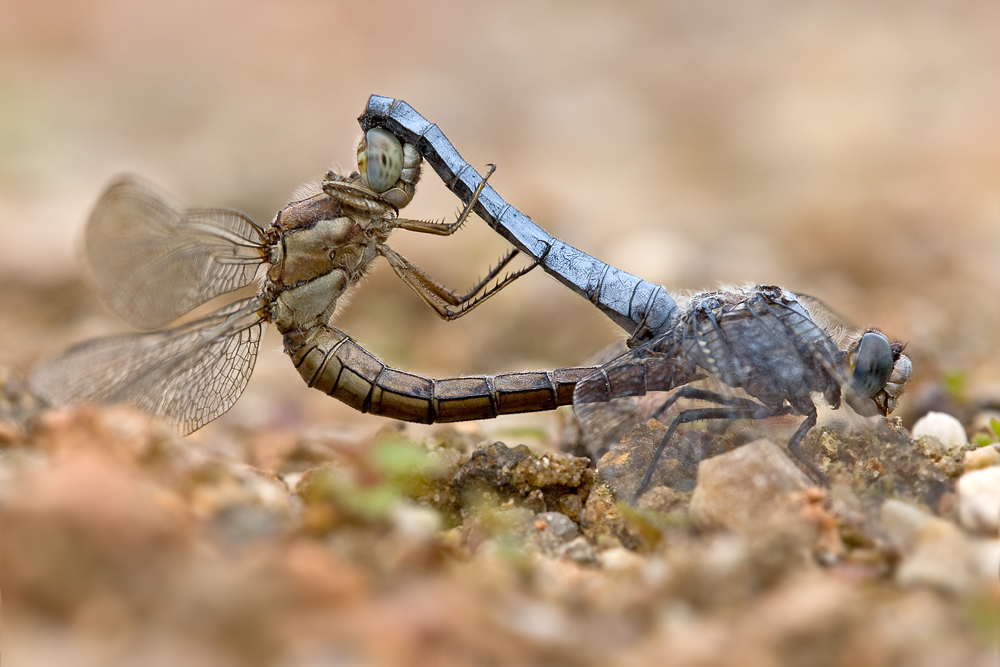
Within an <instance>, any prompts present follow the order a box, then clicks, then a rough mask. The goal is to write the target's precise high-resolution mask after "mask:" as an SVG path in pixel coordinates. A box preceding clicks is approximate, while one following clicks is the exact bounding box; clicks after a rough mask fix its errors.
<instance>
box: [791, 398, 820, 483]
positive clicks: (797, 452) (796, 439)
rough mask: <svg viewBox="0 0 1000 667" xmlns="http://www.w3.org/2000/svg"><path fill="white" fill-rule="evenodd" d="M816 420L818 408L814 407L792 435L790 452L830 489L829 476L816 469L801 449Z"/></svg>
mask: <svg viewBox="0 0 1000 667" xmlns="http://www.w3.org/2000/svg"><path fill="white" fill-rule="evenodd" d="M816 419H817V416H816V408H815V407H813V409H812V410H811V411H810V412H809V414H807V415H806V418H805V419H804V420H803V421H802V423H801V424H799V427H798V428H797V429H795V433H793V434H792V437H791V438H789V439H788V451H790V452H791V453H792V455H793V456H795V458H797V459H798V460H799V461H801V462H802V463H803V464H804V465H805V467H807V468H809V471H810V472H812V474H813V475H815V476H816V477H817V479H819V481H820V483H821V484H822V485H823V486H825V487H827V488H829V487H830V480H829V479H828V478H827V476H826V475H825V474H824V473H823V471H822V470H820V469H819V468H818V467H816V464H815V463H813V462H812V461H810V460H809V457H808V456H806V455H805V454H804V453H803V452H802V450H801V449H799V445H800V444H802V440H803V438H805V437H806V433H808V432H809V431H810V430H811V429H812V427H813V426H815V425H816Z"/></svg>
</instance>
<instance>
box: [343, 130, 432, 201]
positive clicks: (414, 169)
mask: <svg viewBox="0 0 1000 667" xmlns="http://www.w3.org/2000/svg"><path fill="white" fill-rule="evenodd" d="M422 159H423V157H422V156H421V155H420V152H419V151H417V149H416V148H415V147H414V146H413V145H412V144H401V143H400V141H399V139H398V138H397V137H396V135H394V134H393V133H392V132H389V131H388V130H384V129H382V128H381V127H373V128H372V129H370V130H368V131H367V132H365V135H364V136H363V137H361V142H360V143H359V144H358V172H359V173H360V174H361V182H362V183H364V184H365V187H367V188H369V189H370V190H371V191H372V192H375V193H377V194H379V195H381V196H382V198H383V199H385V200H386V201H387V202H389V203H390V204H392V205H393V206H395V207H396V208H397V209H400V208H403V207H404V206H406V205H407V204H409V203H410V200H411V199H413V194H414V192H416V189H417V181H419V180H420V162H421V160H422Z"/></svg>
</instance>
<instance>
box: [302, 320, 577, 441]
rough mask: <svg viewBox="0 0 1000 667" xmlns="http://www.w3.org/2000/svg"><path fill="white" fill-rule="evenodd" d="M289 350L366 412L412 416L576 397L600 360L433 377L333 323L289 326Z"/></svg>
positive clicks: (453, 417)
mask: <svg viewBox="0 0 1000 667" xmlns="http://www.w3.org/2000/svg"><path fill="white" fill-rule="evenodd" d="M285 352H287V353H288V355H289V356H290V357H291V358H292V362H293V363H294V364H295V367H296V368H297V369H298V371H299V375H301V376H302V379H303V380H305V382H306V384H308V385H309V386H310V387H313V388H315V389H318V390H320V391H322V392H323V393H325V394H329V395H330V396H333V397H334V398H336V399H337V400H339V401H342V402H343V403H346V404H347V405H349V406H351V407H352V408H354V409H356V410H360V411H361V412H370V413H372V414H376V415H381V416H383V417H391V418H394V419H401V420H403V421H409V422H419V423H423V424H432V423H439V422H457V421H468V420H472V419H492V418H493V417H497V416H498V415H508V414H516V413H521V412H537V411H540V410H554V409H555V408H557V407H558V406H560V405H571V404H572V403H573V390H574V389H575V387H576V383H577V382H579V381H580V380H582V379H583V378H585V377H587V376H588V375H590V374H591V373H593V372H594V371H595V370H596V368H595V367H581V368H560V369H557V370H551V371H526V372H520V373H501V374H498V375H481V376H474V377H461V378H448V379H444V380H434V379H432V378H428V377H424V376H422V375H416V374H413V373H405V372H403V371H398V370H396V369H394V368H390V367H388V366H386V365H385V364H384V363H382V362H381V361H379V359H378V358H376V357H375V356H374V355H372V354H371V353H370V352H368V351H367V350H365V349H364V348H362V347H361V346H360V345H358V344H357V343H355V342H354V341H353V340H352V339H351V338H350V337H349V336H348V335H347V334H345V333H343V332H342V331H339V330H338V329H335V328H333V327H328V326H322V327H317V328H315V329H313V330H311V331H308V332H288V333H286V334H285Z"/></svg>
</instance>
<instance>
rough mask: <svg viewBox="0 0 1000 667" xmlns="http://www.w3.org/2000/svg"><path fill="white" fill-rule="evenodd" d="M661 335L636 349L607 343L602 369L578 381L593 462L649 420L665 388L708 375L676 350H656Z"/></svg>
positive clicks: (577, 402) (580, 416)
mask: <svg viewBox="0 0 1000 667" xmlns="http://www.w3.org/2000/svg"><path fill="white" fill-rule="evenodd" d="M662 345H663V343H662V341H661V340H659V339H654V340H652V341H650V342H649V343H647V344H645V345H642V346H640V347H637V348H635V349H632V350H626V349H625V344H624V343H617V344H615V345H613V346H611V347H609V348H607V349H606V350H605V351H604V352H603V353H602V354H601V357H600V358H599V359H598V360H597V363H601V364H602V366H601V368H600V369H599V370H598V371H597V372H595V373H594V374H593V375H591V376H589V377H587V378H586V379H584V380H582V381H581V382H579V383H577V385H576V389H575V391H574V392H573V408H574V410H575V412H576V417H577V420H578V421H579V424H580V429H581V431H582V434H583V437H584V441H585V444H586V448H587V451H588V452H589V453H590V456H591V458H592V459H593V460H594V461H597V460H598V459H600V457H601V456H603V455H604V454H605V453H606V452H608V451H609V450H611V449H614V447H615V445H617V443H618V442H619V441H620V440H621V438H622V437H623V436H624V435H625V434H626V433H628V432H629V431H630V430H632V428H634V427H635V426H636V425H638V424H642V423H644V422H645V421H646V420H648V419H650V418H651V417H652V416H653V414H654V413H655V412H656V410H657V409H658V408H659V406H660V405H661V404H662V403H663V400H664V396H663V394H662V393H660V392H665V391H670V390H672V389H675V388H677V387H679V386H681V385H684V384H688V383H689V382H693V381H696V380H699V379H701V378H703V377H704V374H703V373H699V372H697V370H696V369H694V368H693V367H692V366H691V365H690V364H685V363H683V362H682V360H680V359H678V358H677V357H676V355H672V354H670V353H669V351H668V352H667V353H663V352H654V351H653V350H652V349H651V348H653V347H654V346H661V347H662Z"/></svg>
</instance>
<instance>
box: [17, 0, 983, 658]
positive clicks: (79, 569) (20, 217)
mask: <svg viewBox="0 0 1000 667" xmlns="http://www.w3.org/2000/svg"><path fill="white" fill-rule="evenodd" d="M0 14H2V16H3V20H2V21H0V231H2V233H3V235H4V239H5V247H6V248H7V249H8V251H7V252H5V253H2V255H0V279H2V281H3V285H4V289H3V290H2V291H0V367H2V373H0V521H2V526H3V533H2V536H3V537H2V540H0V591H2V596H3V603H4V604H3V611H4V614H3V646H2V652H3V654H5V655H4V657H6V658H7V661H8V662H10V663H11V664H30V665H50V664H51V665H63V664H74V665H102V666H104V665H119V664H120V665H161V664H162V665H168V664H169V665H173V664H181V663H184V664H191V665H201V664H204V665H213V666H215V665H295V666H299V665H302V666H312V665H368V664H387V665H388V664H401V665H402V664H405V665H414V664H416V665H420V664H427V665H450V664H454V665H466V664H491V665H506V664H511V665H526V664H546V665H550V664H557V665H558V664H594V665H597V664H622V665H633V664H634V665H640V664H641V665H647V664H660V663H667V662H669V663H670V664H679V665H716V664H741V665H773V664H789V665H799V664H808V665H816V664H820V665H822V664H829V665H839V664H851V665H852V666H853V667H858V666H860V665H882V664H896V665H904V664H905V665H911V664H912V665H923V664H926V665H951V664H954V665H993V664H996V663H997V660H998V659H1000V658H998V648H997V646H998V641H1000V630H998V628H1000V611H998V610H1000V579H998V573H1000V537H998V527H997V523H998V516H1000V509H998V508H1000V498H998V492H997V489H1000V451H998V450H997V447H996V445H995V442H996V441H997V439H998V437H997V435H996V433H995V432H994V430H993V429H992V427H991V419H994V418H997V417H998V416H1000V363H998V360H1000V338H998V337H997V336H996V335H995V332H996V331H997V327H998V326H1000V309H997V308H996V307H994V304H996V303H997V302H998V298H997V296H998V293H1000V273H998V272H997V271H996V259H995V258H996V257H997V251H998V250H1000V186H998V183H1000V117H998V116H997V114H996V109H997V108H998V107H1000V35H998V34H996V33H997V31H998V28H997V26H1000V6H997V5H996V3H991V2H987V1H985V0H968V1H960V2H957V3H949V4H948V5H939V4H937V3H916V4H913V3H911V4H908V5H907V6H906V7H905V8H903V7H901V6H899V5H898V3H894V2H890V1H889V0H882V1H878V2H860V1H859V2H846V3H838V4H819V3H808V4H802V3H795V2H791V1H790V0H768V1H766V2H760V3H753V4H752V5H746V4H745V3H736V2H732V3H722V4H715V5H712V6H711V7H708V6H704V7H703V6H701V5H698V4H691V3H675V2H667V3H663V2H648V3H644V2H627V3H617V4H608V5H606V6H605V5H601V4H595V3H584V4H579V3H566V2H549V3H527V2H513V3H504V4H502V5H496V4H494V5H489V4H477V3H457V2H448V1H445V0H437V1H435V2H430V3H420V5H419V6H417V5H412V6H411V4H410V3H402V2H375V3H359V4H352V5H346V4H340V3H319V2H311V1H308V0H293V1H292V2H281V3H277V2H260V3H253V4H252V5H245V4H243V3H240V4H237V3H235V2H227V1H223V0H218V1H214V2H209V3H203V2H193V1H190V0H182V1H181V2H175V3H171V4H170V6H169V7H164V6H161V3H152V2H125V1H124V0H95V1H93V2H88V3H76V2H70V1H68V0H62V1H56V2H48V3H36V2H27V1H23V2H22V1H19V0H7V1H6V2H4V3H3V4H2V5H0ZM371 93H378V94H383V95H391V96H394V97H399V98H402V99H406V100H407V101H408V102H410V103H411V104H413V105H414V106H415V108H416V109H417V110H418V111H420V112H421V113H422V114H424V115H425V116H426V117H428V118H430V119H432V120H433V121H435V122H437V123H438V124H439V125H440V127H441V128H442V129H443V130H444V131H445V133H446V134H448V136H449V138H450V139H451V140H452V141H453V142H454V143H455V144H456V146H458V147H459V149H460V150H462V152H463V154H464V155H465V157H466V158H467V159H468V160H469V161H470V162H471V163H473V164H474V165H485V164H486V163H488V162H495V163H497V164H498V165H499V169H498V171H497V172H496V174H494V176H493V177H492V178H491V183H492V184H493V185H494V186H495V187H497V189H498V190H499V191H500V192H501V193H503V195H504V196H505V197H506V198H507V199H508V200H509V201H511V202H513V203H515V204H516V205H517V206H518V207H519V208H521V210H523V211H525V212H526V213H528V214H529V215H531V217H532V218H533V219H535V220H536V221H537V222H539V223H540V224H541V225H542V226H544V227H545V228H546V229H548V230H549V231H551V232H552V233H553V234H555V235H556V236H558V237H560V238H563V239H564V240H566V241H567V242H569V243H571V244H573V245H575V246H577V247H579V248H581V249H584V250H586V251H588V252H591V253H592V254H594V255H596V256H598V257H600V258H601V259H604V260H606V261H609V262H611V263H613V264H615V265H617V266H620V267H622V268H624V269H626V270H629V271H631V272H633V273H636V274H638V275H641V276H643V277H644V278H647V279H648V280H652V281H656V282H659V283H662V284H664V285H667V286H668V287H671V288H674V287H676V288H685V289H688V288H705V287H711V286H713V285H716V284H719V283H727V282H729V283H732V282H735V283H744V282H748V281H750V282H756V283H762V284H780V285H783V286H786V287H789V288H791V289H794V290H796V291H803V292H807V293H810V294H814V295H816V296H818V297H820V298H822V299H824V300H825V301H827V302H828V303H830V304H831V305H832V306H833V307H834V308H836V309H837V310H838V311H840V312H843V313H845V314H847V315H848V316H849V317H850V318H852V319H854V320H855V321H856V322H858V323H859V324H862V325H868V324H878V325H879V326H880V327H881V328H883V329H884V330H885V331H886V332H887V333H888V334H890V335H891V336H892V337H894V338H898V339H901V340H904V341H907V343H908V346H907V349H906V352H907V354H908V355H910V357H911V358H912V360H913V364H914V376H913V380H912V381H911V384H910V385H909V387H908V393H907V394H906V395H905V396H904V397H903V399H902V401H901V406H900V410H899V418H898V419H895V420H890V421H887V422H882V423H881V424H879V425H877V426H875V427H874V428H873V429H868V430H862V431H857V432H854V431H845V430H844V429H841V428H839V427H838V426H837V425H836V424H831V425H829V426H827V427H825V428H822V429H817V430H816V431H815V432H814V433H813V434H812V435H811V436H810V437H809V438H808V439H807V441H806V442H805V443H804V449H805V451H806V452H807V453H808V454H809V455H810V456H811V457H812V458H813V460H815V461H817V462H818V464H819V465H821V467H823V469H824V470H825V471H826V473H827V474H828V476H829V477H830V478H831V480H832V481H833V484H832V486H831V487H830V488H828V489H819V488H816V487H814V486H812V485H811V484H810V483H809V479H808V477H805V476H804V475H803V473H802V471H800V470H799V469H798V468H797V467H796V466H795V465H794V464H793V463H792V462H791V461H790V460H789V459H788V458H787V456H786V455H785V453H784V451H783V448H782V447H780V446H779V445H780V444H781V442H782V440H781V438H771V439H772V440H774V442H769V441H767V440H761V441H756V442H752V443H749V444H747V445H744V446H743V447H739V448H737V449H735V450H733V451H731V452H728V453H725V454H721V455H720V456H717V457H715V458H713V459H710V460H709V461H708V462H706V463H705V464H703V465H702V466H701V467H700V469H699V470H698V471H697V473H696V475H695V476H694V477H692V478H691V479H693V486H692V485H689V486H684V487H683V488H681V489H680V490H678V489H677V488H670V487H666V486H660V487H656V488H654V489H652V490H651V491H649V492H648V493H647V494H646V495H645V496H644V497H643V499H642V501H641V502H640V503H639V505H638V507H630V506H628V505H623V504H621V503H619V502H617V499H616V498H615V496H614V494H613V492H612V488H611V487H609V485H608V480H606V479H605V478H603V477H601V476H600V475H596V474H595V471H594V468H593V467H592V466H590V465H589V462H588V461H587V460H586V459H581V458H577V457H574V456H571V455H570V454H565V453H561V452H560V450H564V451H567V450H568V451H579V450H578V449H572V445H573V444H574V442H573V436H572V429H571V428H566V427H567V426H568V425H571V422H572V419H571V415H570V414H569V413H568V412H559V413H554V414H539V415H530V416H515V417H506V418H503V419H500V420H496V421H495V422H484V423H481V424H473V425H468V424H461V425H457V426H455V427H409V426H408V427H403V426H401V425H398V424H393V423H390V422H387V421H384V420H379V419H377V418H373V417H370V416H366V415H359V414H356V413H354V412H352V411H351V410H350V409H349V408H347V407H346V406H343V405H340V404H338V403H336V402H335V401H333V400H332V399H330V398H328V397H326V396H323V395H321V394H319V393H318V392H314V391H311V390H309V389H307V388H306V387H305V386H304V385H303V383H302V382H301V380H300V378H299V377H298V375H297V374H296V373H295V371H294V369H293V368H292V365H291V364H290V363H289V361H288V360H287V359H286V358H285V357H284V355H283V354H281V352H280V339H279V338H278V337H277V336H275V335H274V334H273V332H270V333H269V334H267V335H265V338H264V340H263V344H262V346H261V354H260V358H259V360H258V364H257V368H256V370H255V373H254V376H253V378H252V380H251V382H250V384H249V386H248V389H247V392H246V394H245V395H244V396H243V398H241V400H240V401H239V402H238V403H237V405H236V406H235V407H234V408H233V410H231V411H230V412H229V413H228V414H226V415H224V416H223V417H222V418H220V419H219V420H217V421H216V422H214V423H212V424H210V425H209V426H207V427H206V428H204V429H202V430H200V431H198V432H197V433H195V434H194V435H192V436H190V437H188V438H184V439H178V438H176V437H175V436H174V435H172V434H171V433H170V432H169V431H167V430H165V429H164V428H163V427H162V426H161V425H158V424H156V423H153V422H151V421H150V420H149V419H148V418H146V417H145V416H143V415H141V414H137V413H134V412H131V411H129V410H127V409H124V408H118V407H105V408H97V407H86V406H85V407H81V408H79V409H75V410H70V411H46V410H43V409H42V408H41V406H39V405H38V404H37V403H36V402H35V401H34V400H33V399H32V398H31V396H30V395H28V394H27V393H26V392H25V391H24V389H23V385H22V384H21V381H20V378H23V376H24V374H25V373H26V372H27V370H28V369H29V368H30V366H31V364H32V363H34V361H36V360H37V359H39V358H40V357H41V356H43V355H45V354H47V353H50V352H53V351H55V350H58V349H60V348H61V347H63V346H65V345H67V344H70V343H72V342H76V341H78V340H82V339H84V338H87V337H91V336H95V335H101V334H106V333H111V332H115V331H121V330H123V327H122V325H121V324H120V323H117V322H115V321H114V320H113V319H112V318H111V317H110V316H109V315H108V314H107V310H106V309H105V308H104V307H103V306H102V305H101V303H100V300H99V298H98V297H97V296H96V295H94V294H93V293H92V292H91V290H90V287H89V284H88V281H87V277H86V274H85V270H84V268H83V263H82V262H81V261H80V257H79V254H80V253H79V250H78V248H79V245H80V244H79V239H80V236H81V232H82V229H83V225H84V222H85V220H86V216H87V214H88V213H89V210H90V208H91V207H92V205H93V203H94V201H96V198H97V196H98V194H99V193H100V192H101V190H102V188H103V187H104V186H105V184H106V183H107V182H108V181H110V180H111V178H112V177H113V176H114V175H115V174H117V173H119V172H122V171H134V172H138V173H140V174H142V175H143V176H145V177H147V178H149V179H151V180H153V181H154V182H156V183H158V184H160V185H161V186H162V187H164V188H165V189H166V190H167V191H169V192H171V193H172V194H174V195H175V196H176V197H178V198H179V199H181V200H182V201H185V202H189V203H191V204H207V205H217V206H229V207H234V208H239V209H241V210H244V211H246V212H247V213H248V214H249V215H251V216H252V217H253V218H254V219H255V220H257V221H258V222H260V223H262V224H266V223H267V222H268V221H269V220H270V218H271V216H273V214H274V212H275V211H276V210H278V209H279V208H280V207H281V206H283V205H284V204H285V203H286V202H287V201H288V198H289V196H290V195H291V193H292V192H293V191H294V190H295V188H296V187H297V186H298V185H299V184H300V183H302V182H305V181H308V180H317V179H319V178H320V177H321V176H322V175H323V174H324V173H325V171H326V170H327V169H328V168H329V167H330V165H331V164H333V163H337V162H339V163H340V164H343V165H347V166H349V165H351V164H352V161H353V157H354V147H355V145H356V141H357V138H358V136H359V134H360V133H359V130H358V127H357V124H356V122H355V119H356V117H357V116H358V115H359V114H360V112H361V111H362V108H363V107H364V104H365V102H366V100H367V97H368V95H369V94H371ZM455 208H456V202H455V201H454V199H453V198H452V197H451V196H450V195H449V193H448V192H447V191H446V189H445V188H444V187H443V186H442V185H441V184H440V183H435V182H434V178H433V175H431V174H427V175H425V179H424V181H422V184H421V188H420V190H419V191H418V195H417V197H416V199H415V201H414V203H413V204H412V206H411V208H408V209H407V213H408V215H412V216H413V217H419V218H429V219H440V218H442V217H444V216H449V215H451V213H452V211H453V210H454V209H455ZM416 236H419V235H405V234H403V233H398V234H397V236H396V237H393V239H392V246H393V247H394V248H395V249H397V250H399V251H400V252H402V253H404V254H405V255H406V256H407V257H408V258H409V259H410V260H412V261H413V262H414V263H415V264H417V265H418V266H421V267H425V268H427V269H429V270H430V272H431V273H432V274H433V275H434V277H436V278H438V279H439V280H441V281H443V282H445V283H446V284H448V285H453V286H455V287H464V286H466V285H469V284H473V283H474V279H475V277H476V275H478V274H479V273H482V272H483V271H484V270H485V269H486V267H487V266H488V265H490V264H491V263H492V262H493V260H495V258H496V257H498V256H500V255H501V254H502V253H503V251H504V250H505V246H504V244H503V242H502V241H501V240H500V239H498V238H495V236H494V235H492V233H491V232H490V231H489V230H488V229H487V228H486V227H485V225H479V224H469V225H467V226H466V228H465V229H463V231H462V233H460V234H458V235H456V236H455V237H454V238H449V239H440V238H415V237H416ZM397 237H398V238H397ZM337 325H338V326H339V327H341V328H343V329H344V330H345V331H347V332H349V333H350V334H351V335H352V336H353V337H355V338H356V339H357V340H358V341H359V342H360V343H361V344H363V345H364V346H365V347H366V348H368V349H370V350H372V351H373V352H374V353H376V354H377V355H379V356H380V357H382V358H383V359H385V360H387V361H388V362H389V363H391V364H392V365H394V366H396V367H399V368H403V369H405V370H413V371H418V372H423V373H426V374H429V375H432V376H435V377H446V376H450V375H458V374H474V373H484V372H500V371H509V370H518V369H526V368H542V367H556V366H562V365H574V364H579V363H581V362H585V361H586V360H588V359H590V358H592V357H593V356H594V355H595V354H596V353H597V352H598V351H599V350H600V349H602V347H603V346H604V345H606V344H608V343H610V342H612V341H614V340H615V339H616V338H618V337H619V332H616V331H614V329H613V328H612V327H611V326H610V325H609V323H607V322H606V321H605V320H604V319H603V318H602V316H601V315H600V314H599V313H597V312H596V310H595V309H593V307H592V306H590V304H588V303H586V302H585V301H584V300H582V299H580V298H578V297H576V296H574V295H572V294H570V293H569V292H568V291H566V290H565V289H564V288H562V287H561V286H560V285H558V284H557V283H555V282H554V281H552V280H551V279H548V278H547V277H545V276H542V275H534V274H531V275H529V276H527V277H525V278H523V279H521V280H520V281H518V283H516V284H514V285H513V286H511V287H510V288H508V289H507V290H505V292H504V293H502V294H500V295H499V296H497V297H496V298H495V299H493V300H492V301H491V302H490V303H489V304H486V305H484V306H483V307H482V308H480V309H478V310H477V311H475V312H474V313H473V314H471V315H470V316H469V317H467V318H463V319H462V320H459V321H457V322H454V323H444V322H440V321H438V320H437V319H436V318H435V316H434V314H433V313H431V312H430V310H429V309H427V308H425V306H424V305H423V303H422V302H421V301H420V300H419V299H418V298H417V297H415V296H414V295H413V294H412V293H411V292H409V291H408V290H407V289H406V287H405V286H404V285H402V284H401V283H400V281H399V280H398V279H397V278H396V277H395V275H394V274H393V273H392V272H391V270H389V269H388V268H386V267H385V266H379V267H378V268H377V269H376V270H375V271H373V272H372V274H371V276H370V277H369V279H368V281H367V283H366V284H365V285H363V286H362V287H361V288H360V289H359V290H358V292H357V294H356V297H355V298H354V299H353V301H352V303H350V304H349V305H348V306H346V307H344V308H343V309H342V312H341V313H339V314H338V320H337ZM928 413H942V414H947V415H951V417H931V418H930V419H928V420H925V421H924V422H923V423H920V424H918V420H919V419H920V418H921V417H924V416H925V415H927V414H928ZM955 419H957V421H956V420H955ZM657 428H658V427H657V426H656V425H655V424H649V425H639V426H638V427H637V429H636V430H635V431H633V432H632V433H630V434H628V435H627V437H626V442H625V444H624V445H623V446H622V450H621V451H636V452H637V453H641V451H642V449H641V448H642V447H644V446H648V442H649V441H651V439H652V440H655V437H654V436H655V431H656V429H657ZM651 434H653V435H652V436H651ZM970 439H971V440H972V443H973V444H969V440H970ZM644 443H646V444H644ZM775 443H777V444H775ZM637 458H639V457H637ZM602 469H605V470H611V469H612V468H607V467H606V466H602Z"/></svg>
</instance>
